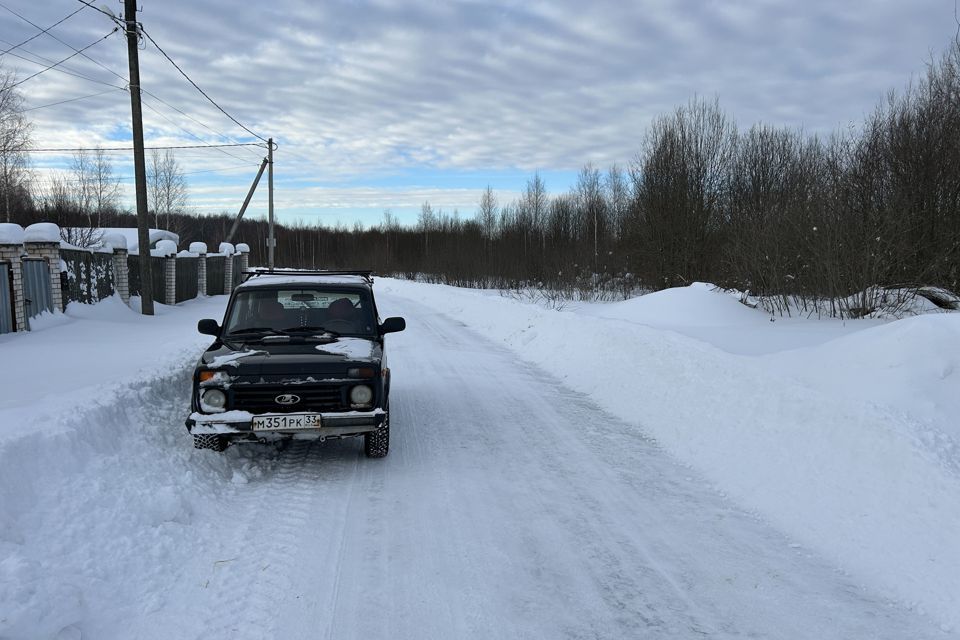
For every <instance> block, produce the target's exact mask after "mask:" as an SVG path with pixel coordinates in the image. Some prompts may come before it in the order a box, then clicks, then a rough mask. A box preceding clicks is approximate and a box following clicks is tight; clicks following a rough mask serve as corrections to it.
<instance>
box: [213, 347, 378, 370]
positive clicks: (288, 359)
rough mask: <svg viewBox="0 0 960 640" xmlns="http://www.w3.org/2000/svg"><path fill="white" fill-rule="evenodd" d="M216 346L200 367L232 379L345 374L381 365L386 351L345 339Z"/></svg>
mask: <svg viewBox="0 0 960 640" xmlns="http://www.w3.org/2000/svg"><path fill="white" fill-rule="evenodd" d="M234 346H237V347H239V349H238V350H234V349H231V348H230V347H228V346H226V345H224V344H222V343H217V344H214V345H213V346H212V347H211V348H210V349H208V350H207V351H206V352H204V354H203V357H202V358H201V362H200V364H201V365H202V366H203V367H204V368H206V369H214V370H216V369H220V370H223V371H225V372H226V373H227V374H228V375H230V376H273V375H283V376H298V375H313V374H321V375H331V374H343V373H345V372H346V370H347V369H348V368H350V366H355V365H370V364H373V365H375V366H376V365H379V364H380V360H381V359H382V357H383V350H382V348H381V346H380V343H379V342H377V341H376V340H368V339H366V338H351V337H342V338H337V339H335V340H332V341H329V342H327V341H324V342H316V341H311V340H306V341H300V340H293V341H290V342H285V341H284V342H281V341H277V340H267V341H265V342H256V343H245V344H239V345H234Z"/></svg>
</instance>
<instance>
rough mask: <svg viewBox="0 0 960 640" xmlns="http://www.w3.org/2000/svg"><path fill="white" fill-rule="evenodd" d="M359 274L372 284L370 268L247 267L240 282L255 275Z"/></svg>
mask: <svg viewBox="0 0 960 640" xmlns="http://www.w3.org/2000/svg"><path fill="white" fill-rule="evenodd" d="M284 275H290V276H360V277H361V278H363V279H364V280H365V281H366V282H367V283H368V284H373V271H372V270H357V269H344V270H332V269H331V270H309V269H279V270H277V269H247V270H245V271H244V272H243V273H242V274H241V282H246V281H247V280H249V279H250V278H256V277H257V276H284Z"/></svg>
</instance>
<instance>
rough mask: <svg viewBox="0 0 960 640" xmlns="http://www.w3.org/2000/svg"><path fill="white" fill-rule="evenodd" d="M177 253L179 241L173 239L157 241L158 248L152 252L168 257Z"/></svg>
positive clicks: (153, 254) (154, 254) (151, 253)
mask: <svg viewBox="0 0 960 640" xmlns="http://www.w3.org/2000/svg"><path fill="white" fill-rule="evenodd" d="M176 254H177V243H176V242H174V241H173V240H160V241H159V242H157V248H156V249H153V250H152V251H151V252H150V255H152V256H158V257H166V256H173V255H176Z"/></svg>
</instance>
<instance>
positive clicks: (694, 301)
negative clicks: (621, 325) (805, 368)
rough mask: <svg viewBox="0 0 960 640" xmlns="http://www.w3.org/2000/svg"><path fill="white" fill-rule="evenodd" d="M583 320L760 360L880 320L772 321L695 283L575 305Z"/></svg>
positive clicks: (736, 297)
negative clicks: (659, 333)
mask: <svg viewBox="0 0 960 640" xmlns="http://www.w3.org/2000/svg"><path fill="white" fill-rule="evenodd" d="M571 309H572V310H575V311H577V312H578V313H579V314H582V315H590V316H597V317H601V318H610V319H614V320H624V321H626V322H633V323H636V324H642V325H646V326H649V327H654V328H657V329H663V330H666V331H672V332H676V333H679V334H682V335H685V336H687V337H690V338H695V339H697V340H700V341H702V342H706V343H708V344H712V345H713V346H715V347H717V348H719V349H722V350H724V351H726V352H728V353H736V354H740V355H763V354H768V353H776V352H779V351H786V350H789V349H797V348H802V347H809V346H815V345H819V344H822V343H824V342H826V341H827V340H831V339H834V338H837V337H840V336H843V335H847V334H849V333H852V332H855V331H859V330H862V329H864V328H866V327H868V326H878V325H879V324H882V321H880V320H858V321H856V322H850V321H844V320H840V319H836V318H824V319H822V320H818V321H817V322H810V321H809V320H808V319H807V318H803V317H799V318H796V317H794V318H790V317H781V316H771V315H770V314H769V313H767V312H765V311H763V310H762V309H753V308H750V307H747V306H746V305H744V304H741V303H740V297H739V294H736V293H725V292H721V291H718V290H716V289H715V288H714V286H713V285H710V284H705V283H695V284H692V285H690V286H689V287H681V288H675V289H666V290H664V291H658V292H656V293H651V294H648V295H645V296H640V297H638V298H631V299H629V300H624V301H622V302H611V303H579V304H576V305H573V306H572V307H571Z"/></svg>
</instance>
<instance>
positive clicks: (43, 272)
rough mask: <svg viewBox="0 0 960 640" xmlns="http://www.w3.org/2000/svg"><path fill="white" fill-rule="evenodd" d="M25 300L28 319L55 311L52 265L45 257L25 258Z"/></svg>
mask: <svg viewBox="0 0 960 640" xmlns="http://www.w3.org/2000/svg"><path fill="white" fill-rule="evenodd" d="M22 264H23V301H24V302H25V303H26V305H27V320H28V323H27V324H29V320H30V318H36V317H37V316H38V315H40V314H41V313H43V312H44V311H49V312H51V313H52V312H53V290H52V289H51V288H50V265H49V264H48V263H47V261H46V260H45V259H43V258H24V260H23V263H22Z"/></svg>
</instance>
